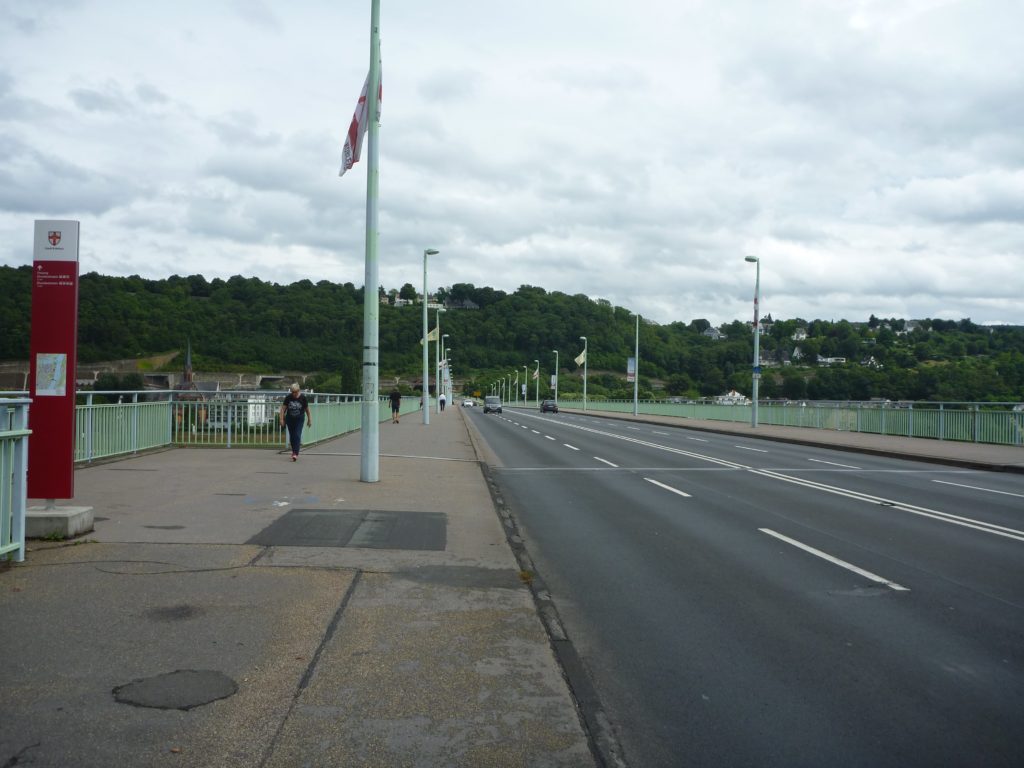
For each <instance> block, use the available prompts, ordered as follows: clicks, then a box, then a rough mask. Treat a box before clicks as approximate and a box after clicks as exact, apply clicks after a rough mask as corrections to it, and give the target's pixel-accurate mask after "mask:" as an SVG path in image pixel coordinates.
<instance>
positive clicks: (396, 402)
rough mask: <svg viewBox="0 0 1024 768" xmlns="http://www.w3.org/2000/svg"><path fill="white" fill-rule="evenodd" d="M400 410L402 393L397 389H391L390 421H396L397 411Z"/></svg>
mask: <svg viewBox="0 0 1024 768" xmlns="http://www.w3.org/2000/svg"><path fill="white" fill-rule="evenodd" d="M401 410H402V393H401V392H399V391H398V390H397V389H393V390H391V423H392V424H397V423H398V416H399V412H400V411H401Z"/></svg>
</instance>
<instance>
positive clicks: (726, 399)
mask: <svg viewBox="0 0 1024 768" xmlns="http://www.w3.org/2000/svg"><path fill="white" fill-rule="evenodd" d="M714 403H715V405H750V398H748V397H747V396H746V395H741V394H740V393H739V392H737V391H736V390H735V389H730V390H729V391H728V392H726V393H725V394H724V395H718V396H717V397H715V399H714Z"/></svg>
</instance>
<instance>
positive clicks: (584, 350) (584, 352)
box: [580, 336, 589, 411]
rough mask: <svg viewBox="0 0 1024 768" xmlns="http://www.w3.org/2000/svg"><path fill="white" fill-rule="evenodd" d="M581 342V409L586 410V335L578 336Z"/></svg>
mask: <svg viewBox="0 0 1024 768" xmlns="http://www.w3.org/2000/svg"><path fill="white" fill-rule="evenodd" d="M580 341H582V342H583V410H584V411H585V410H587V363H588V362H589V361H588V360H587V337H586V336H580Z"/></svg>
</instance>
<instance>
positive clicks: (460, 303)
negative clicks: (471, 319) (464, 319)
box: [444, 298, 480, 309]
mask: <svg viewBox="0 0 1024 768" xmlns="http://www.w3.org/2000/svg"><path fill="white" fill-rule="evenodd" d="M444 308H445V309H480V305H479V304H477V303H476V302H475V301H473V300H472V299H451V298H449V299H445V301H444Z"/></svg>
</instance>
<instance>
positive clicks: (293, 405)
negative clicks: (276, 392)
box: [281, 383, 313, 461]
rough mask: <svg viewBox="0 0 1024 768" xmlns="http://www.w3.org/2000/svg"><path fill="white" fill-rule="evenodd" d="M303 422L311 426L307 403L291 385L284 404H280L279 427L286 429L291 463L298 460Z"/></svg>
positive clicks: (293, 385) (297, 388)
mask: <svg viewBox="0 0 1024 768" xmlns="http://www.w3.org/2000/svg"><path fill="white" fill-rule="evenodd" d="M303 422H305V424H306V426H307V427H312V426H313V417H312V416H311V415H310V412H309V402H307V400H306V396H305V395H304V394H302V392H301V391H300V390H299V385H298V384H297V383H296V384H292V388H291V391H290V392H289V393H288V394H287V395H285V397H284V402H283V403H281V426H282V427H285V426H286V427H288V442H289V443H290V444H291V447H292V461H297V460H298V458H299V449H300V448H302V425H303Z"/></svg>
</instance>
